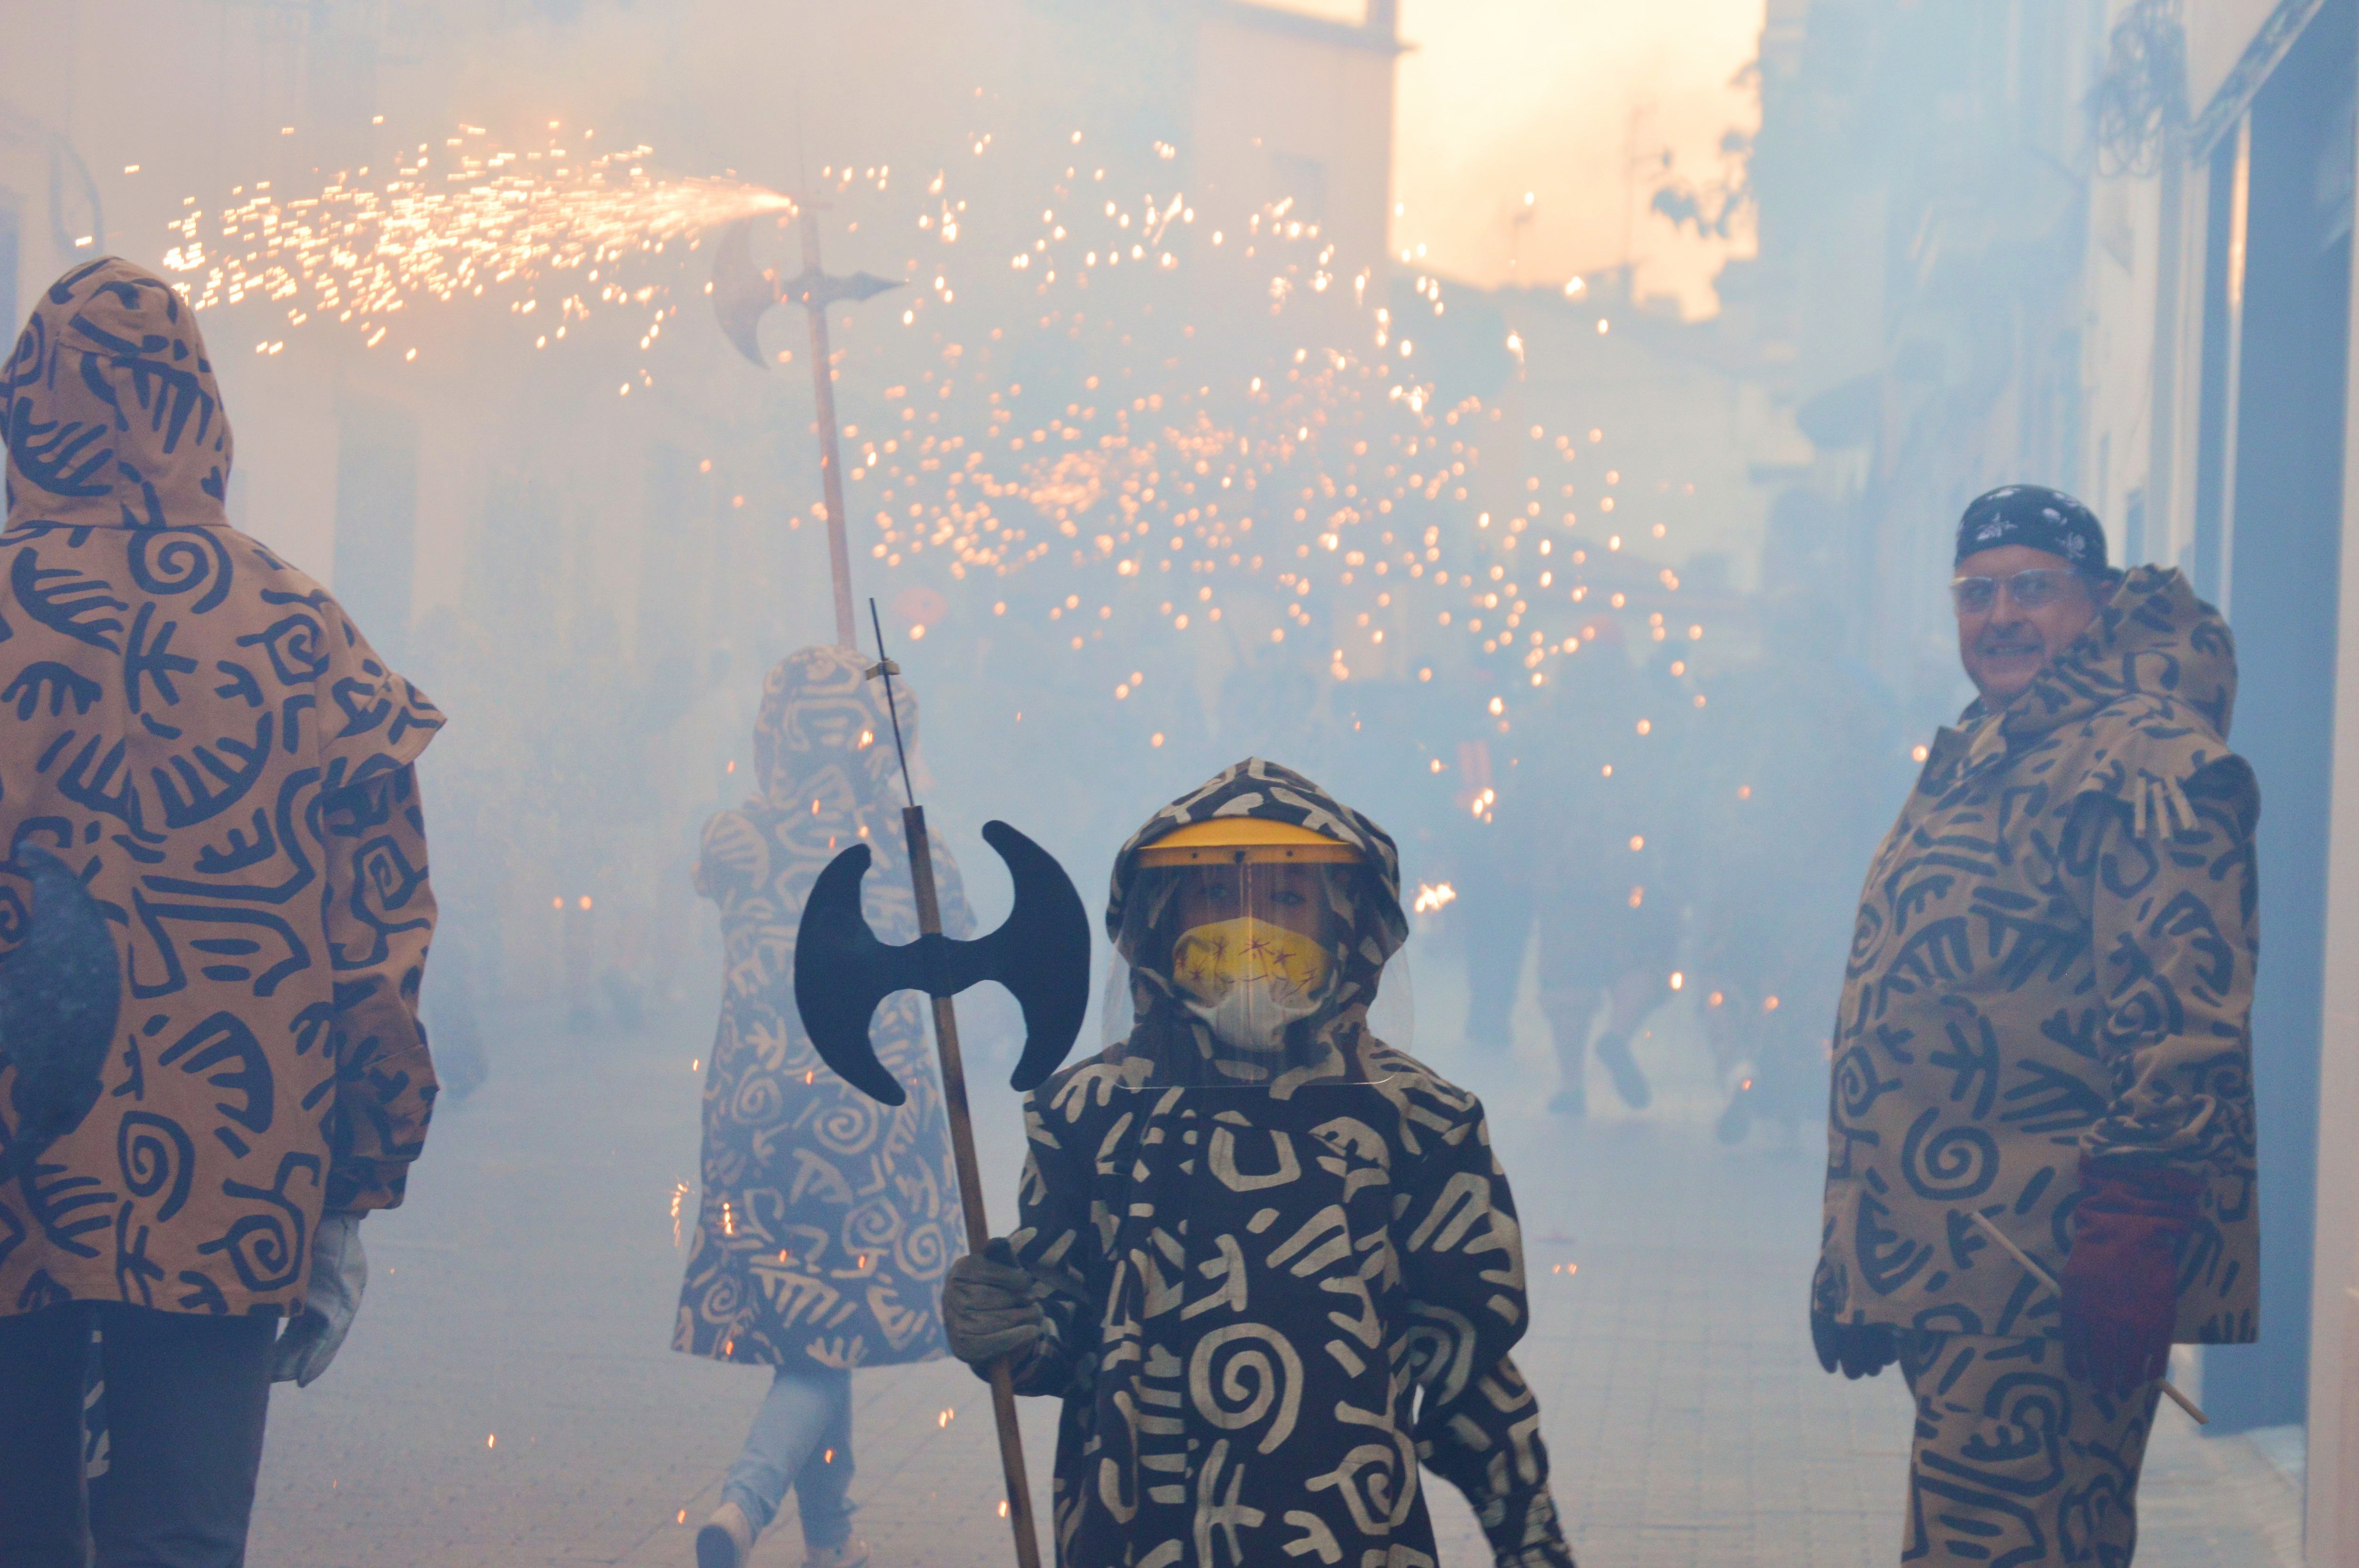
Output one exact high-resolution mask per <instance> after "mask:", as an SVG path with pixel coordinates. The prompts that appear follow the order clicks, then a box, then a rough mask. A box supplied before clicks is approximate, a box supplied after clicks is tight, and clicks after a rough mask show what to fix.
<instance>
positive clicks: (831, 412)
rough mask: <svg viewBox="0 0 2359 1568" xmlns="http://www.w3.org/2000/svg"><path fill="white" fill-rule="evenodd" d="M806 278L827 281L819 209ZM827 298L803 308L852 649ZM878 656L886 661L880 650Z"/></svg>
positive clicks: (833, 552)
mask: <svg viewBox="0 0 2359 1568" xmlns="http://www.w3.org/2000/svg"><path fill="white" fill-rule="evenodd" d="M799 228H801V230H802V232H803V276H806V277H811V278H819V277H823V276H825V275H824V272H823V270H822V269H821V266H820V259H819V206H818V203H816V202H813V203H811V204H810V205H809V206H806V207H805V208H804V209H803V211H802V222H801V223H800V224H799ZM829 303H830V301H829V299H828V297H827V296H826V295H825V294H824V293H823V292H821V291H818V290H814V291H813V292H812V293H811V295H810V297H808V298H807V299H806V300H805V301H804V303H803V314H804V315H805V316H806V317H808V318H809V319H810V341H811V389H812V391H813V393H814V394H815V395H816V397H817V400H818V405H819V478H820V488H821V492H822V494H823V495H824V496H825V498H826V501H827V564H828V567H829V569H830V570H831V571H832V572H833V574H834V576H835V645H836V646H837V647H839V648H843V649H846V650H852V649H856V648H858V647H859V645H860V633H858V631H856V630H855V627H856V625H857V622H854V620H853V610H852V546H851V544H850V542H849V541H848V540H847V539H846V538H845V536H844V531H843V453H842V452H841V451H839V450H838V449H837V437H836V428H835V369H834V366H833V364H832V362H831V355H830V352H829V350H828V342H827V308H828V305H829ZM876 656H877V657H878V658H880V659H881V658H883V657H884V656H885V654H884V650H883V649H882V648H881V647H880V648H879V649H878V650H877V654H876Z"/></svg>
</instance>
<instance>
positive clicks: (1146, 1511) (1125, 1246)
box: [942, 758, 1572, 1568]
mask: <svg viewBox="0 0 2359 1568" xmlns="http://www.w3.org/2000/svg"><path fill="white" fill-rule="evenodd" d="M1398 879H1399V871H1398V862H1397V857H1396V855H1395V851H1394V847H1393V841H1392V839H1391V838H1388V837H1387V836H1386V834H1385V832H1384V831H1383V830H1382V829H1381V828H1379V827H1376V826H1375V824H1374V823H1372V822H1370V821H1368V820H1367V819H1366V818H1365V817H1364V816H1360V815H1359V814H1358V813H1356V812H1354V811H1353V810H1352V809H1351V808H1350V807H1348V806H1343V805H1341V804H1340V803H1338V802H1336V801H1335V800H1334V799H1332V797H1331V796H1329V795H1326V794H1325V792H1323V791H1321V789H1320V788H1319V787H1318V786H1317V785H1316V784H1312V783H1311V782H1310V780H1308V779H1306V778H1304V777H1302V776H1301V775H1300V774H1299V773H1293V772H1292V771H1290V770H1288V769H1286V768H1283V767H1279V766H1277V764H1275V763H1272V762H1263V761H1261V760H1259V759H1257V758H1256V759H1248V760H1247V761H1245V762H1240V763H1237V764H1236V765H1234V766H1233V767H1230V768H1228V769H1226V770H1224V771H1223V772H1222V773H1220V774H1218V775H1217V776H1215V777H1214V778H1213V779H1212V780H1211V781H1210V782H1209V783H1207V784H1204V785H1203V786H1202V787H1201V788H1199V789H1196V790H1193V791H1190V793H1189V794H1188V795H1184V796H1182V797H1181V798H1180V800H1178V801H1175V802H1174V803H1172V804H1171V805H1170V806H1167V807H1165V808H1164V809H1163V810H1162V811H1160V812H1158V813H1157V814H1156V816H1154V817H1153V818H1152V819H1151V820H1150V821H1149V822H1148V823H1147V825H1146V826H1145V827H1142V828H1140V829H1139V831H1138V832H1137V833H1136V835H1134V836H1133V837H1132V838H1131V840H1130V842H1129V843H1128V844H1126V845H1125V846H1124V848H1123V850H1122V852H1121V854H1120V855H1119V856H1117V857H1116V859H1115V861H1114V889H1113V896H1112V899H1111V901H1110V903H1109V904H1108V907H1107V910H1106V928H1107V930H1108V931H1109V932H1110V933H1111V934H1112V935H1113V936H1114V943H1115V946H1116V947H1117V949H1118V950H1119V951H1120V953H1121V954H1122V956H1123V957H1124V958H1125V960H1126V961H1127V962H1128V963H1129V965H1130V969H1131V986H1130V994H1131V999H1132V1003H1133V1006H1134V1008H1135V1010H1136V1022H1135V1023H1134V1026H1133V1027H1132V1029H1131V1031H1130V1033H1129V1034H1128V1036H1127V1038H1125V1040H1123V1041H1122V1042H1121V1043H1119V1044H1115V1045H1113V1046H1111V1047H1109V1048H1108V1049H1107V1050H1105V1051H1104V1052H1103V1053H1101V1054H1099V1055H1097V1056H1095V1057H1093V1058H1092V1059H1091V1060H1089V1061H1086V1062H1082V1063H1080V1064H1077V1065H1073V1066H1071V1067H1068V1068H1066V1069H1065V1070H1064V1071H1062V1072H1060V1073H1059V1074H1058V1075H1056V1076H1054V1077H1052V1078H1050V1079H1049V1082H1048V1083H1047V1084H1045V1085H1043V1086H1042V1087H1040V1088H1039V1089H1038V1090H1037V1091H1035V1093H1034V1094H1033V1095H1032V1096H1031V1098H1030V1100H1029V1103H1028V1107H1027V1130H1028V1133H1029V1139H1030V1145H1031V1147H1030V1152H1029V1157H1028V1159H1027V1162H1026V1166H1025V1172H1024V1182H1023V1189H1022V1194H1021V1203H1020V1210H1021V1212H1020V1215H1019V1223H1018V1225H1017V1227H1016V1230H1015V1232H1014V1233H1013V1234H1012V1235H1010V1236H1008V1237H1006V1238H1002V1239H999V1240H995V1241H993V1242H992V1243H991V1244H990V1246H989V1247H988V1249H986V1250H985V1253H984V1255H983V1256H980V1257H969V1258H965V1259H962V1260H960V1261H959V1262H958V1263H956V1264H953V1265H952V1267H951V1275H950V1279H949V1281H948V1283H947V1285H946V1287H945V1289H944V1292H943V1302H942V1313H943V1320H944V1325H945V1327H946V1328H947V1330H948V1332H949V1336H950V1342H951V1349H952V1351H953V1352H954V1353H956V1354H957V1355H958V1356H959V1357H961V1358H962V1359H964V1360H966V1361H968V1362H970V1363H972V1364H973V1365H975V1366H977V1367H978V1368H981V1367H984V1366H986V1365H987V1364H988V1363H990V1362H991V1361H992V1360H994V1359H995V1358H996V1357H1001V1356H1006V1357H1010V1359H1011V1362H1012V1370H1013V1371H1014V1374H1015V1380H1016V1389H1017V1391H1019V1392H1022V1393H1029V1394H1046V1395H1055V1396H1057V1397H1059V1398H1060V1399H1061V1400H1063V1401H1064V1418H1063V1422H1062V1425H1061V1428H1060V1434H1059V1441H1058V1447H1057V1463H1056V1476H1055V1526H1056V1540H1057V1558H1058V1562H1059V1563H1061V1564H1064V1565H1066V1568H1111V1565H1113V1564H1117V1563H1119V1564H1124V1565H1126V1568H1241V1565H1246V1564H1251V1565H1255V1568H1258V1565H1261V1564H1266V1563H1291V1562H1298V1561H1299V1562H1302V1563H1348V1564H1350V1565H1352V1568H1433V1564H1434V1563H1435V1562H1436V1558H1435V1547H1434V1537H1433V1529H1432V1525H1431V1522H1430V1519H1428V1517H1427V1514H1426V1509H1425V1501H1424V1498H1423V1495H1422V1492H1421V1490H1420V1483H1421V1477H1420V1473H1419V1472H1420V1465H1423V1466H1424V1467H1425V1468H1430V1469H1431V1470H1432V1471H1433V1472H1434V1473H1435V1474H1437V1475H1440V1476H1444V1477H1445V1478H1447V1479H1449V1480H1450V1481H1451V1482H1452V1483H1453V1484H1454V1485H1456V1486H1457V1487H1459V1488H1460V1489H1461V1490H1462V1491H1463V1492H1464V1493H1465V1494H1466V1496H1467V1498H1468V1499H1469V1501H1470V1502H1472V1503H1473V1507H1474V1510H1475V1513H1476V1516H1477V1518H1478V1519H1480V1520H1481V1522H1482V1525H1483V1528H1484V1531H1485V1533H1486V1534H1487V1536H1488V1538H1489V1540H1490V1542H1491V1546H1492V1550H1493V1553H1494V1556H1495V1560H1496V1562H1497V1563H1501V1564H1511V1565H1515V1568H1541V1565H1544V1564H1547V1565H1569V1564H1570V1563H1571V1561H1572V1558H1571V1552H1570V1551H1569V1550H1568V1549H1567V1547H1566V1546H1565V1543H1564V1539H1563V1535H1562V1532H1561V1530H1560V1527H1559V1524H1558V1521H1557V1517H1556V1510H1555V1506H1554V1503H1553V1501H1552V1500H1551V1498H1550V1496H1549V1486H1548V1452H1547V1449H1546V1447H1545V1446H1544V1445H1543V1444H1542V1443H1541V1441H1540V1436H1539V1410H1538V1403H1537V1401H1536V1400H1534V1399H1533V1396H1532V1393H1531V1390H1529V1388H1527V1386H1526V1384H1525V1383H1524V1380H1523V1378H1522V1376H1521V1374H1519V1373H1518V1372H1517V1369H1516V1366H1515V1362H1514V1361H1513V1359H1512V1358H1511V1357H1509V1355H1508V1351H1509V1350H1510V1348H1511V1347H1512V1346H1514V1345H1515V1343H1516V1341H1517V1339H1518V1338H1520V1337H1521V1336H1522V1335H1523V1331H1524V1328H1525V1325H1526V1324H1527V1321H1528V1311H1527V1302H1526V1299H1525V1292H1524V1270H1523V1248H1522V1240H1521V1237H1520V1234H1519V1232H1518V1231H1517V1225H1516V1217H1515V1207H1514V1204H1513V1201H1512V1199H1511V1198H1510V1196H1509V1195H1508V1192H1507V1183H1506V1176H1505V1174H1504V1173H1502V1172H1501V1170H1500V1169H1499V1165H1498V1162H1497V1161H1496V1159H1495V1158H1494V1156H1493V1154H1492V1152H1491V1148H1490V1141H1489V1137H1488V1133H1487V1131H1486V1130H1485V1127H1484V1119H1483V1108H1482V1106H1481V1104H1480V1103H1479V1102H1477V1101H1476V1100H1475V1098H1474V1097H1473V1096H1472V1095H1470V1094H1467V1093H1466V1092H1465V1091H1463V1090H1462V1089H1460V1088H1457V1087H1454V1086H1453V1085H1451V1084H1449V1083H1447V1082H1444V1081H1443V1080H1442V1079H1441V1078H1440V1077H1439V1076H1436V1075H1434V1074H1433V1073H1432V1072H1431V1071H1430V1070H1429V1069H1428V1068H1426V1067H1424V1066H1423V1065H1419V1063H1417V1062H1416V1061H1414V1060H1412V1059H1411V1058H1409V1057H1408V1056H1407V1055H1405V1054H1402V1053H1400V1052H1399V1051H1397V1050H1395V1049H1393V1048H1392V1047H1391V1046H1389V1045H1387V1044H1385V1043H1384V1042H1383V1041H1380V1040H1378V1039H1376V1038H1375V1037H1374V1036H1373V1035H1372V1034H1371V1033H1369V1030H1368V1026H1367V1015H1368V1006H1369V1003H1370V1002H1371V1001H1372V1000H1374V999H1375V994H1376V989H1377V984H1378V981H1379V979H1381V977H1382V974H1383V970H1384V966H1385V963H1386V960H1387V959H1389V958H1390V957H1392V955H1393V953H1394V952H1395V951H1396V950H1397V948H1398V947H1399V946H1400V944H1401V942H1402V940H1403V939H1404V938H1405V937H1406V935H1408V922H1407V920H1406V919H1405V918H1404V917H1403V915H1402V913H1401V906H1400V899H1399V880H1398Z"/></svg>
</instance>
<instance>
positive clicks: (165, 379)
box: [0, 256, 232, 528]
mask: <svg viewBox="0 0 2359 1568" xmlns="http://www.w3.org/2000/svg"><path fill="white" fill-rule="evenodd" d="M0 433H4V434H5V438H6V440H7V445H8V477H7V496H8V525H9V526H10V527H12V528H14V527H16V526H18V525H19V524H27V523H56V524H70V525H71V526H74V527H92V528H191V527H204V526H207V525H214V526H218V525H221V524H225V523H226V522H227V521H228V517H227V514H225V513H224V512H223V498H224V497H226V496H227V495H228V493H229V471H230V461H231V457H232V443H231V439H230V428H229V418H228V416H227V415H226V414H224V413H223V410H222V402H221V388H220V387H219V386H218V385H216V384H214V381H213V367H212V361H211V359H210V358H209V357H208V356H207V354H206V352H205V340H204V334H203V333H201V331H199V330H197V318H196V313H195V311H193V310H191V309H190V308H189V305H188V302H187V301H186V300H184V299H182V298H181V297H180V296H179V293H178V292H177V291H175V290H174V289H173V287H171V285H169V284H168V283H166V282H165V281H164V280H163V279H161V278H159V277H158V276H155V275H154V274H153V273H150V272H147V271H146V270H144V269H143V268H140V267H136V266H134V265H131V264H130V263H129V262H127V261H125V260H123V259H122V258H121V257H119V256H103V257H101V258H100V259H98V260H96V261H93V262H92V263H90V264H89V265H86V266H81V267H77V268H75V269H74V270H73V271H71V272H69V273H67V274H66V275H65V276H62V277H60V278H59V279H58V280H57V281H56V282H55V283H53V284H51V285H50V286H49V287H48V288H47V289H46V290H44V291H43V292H42V294H41V296H40V298H39V299H38V301H37V302H36V303H35V305H34V307H33V313H32V317H31V319H29V320H27V322H26V323H25V330H24V332H23V333H22V335H20V336H19V337H18V338H17V340H16V350H15V351H14V352H12V353H11V354H10V355H9V356H8V362H7V366H6V368H5V372H0Z"/></svg>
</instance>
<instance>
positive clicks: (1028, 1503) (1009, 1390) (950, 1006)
mask: <svg viewBox="0 0 2359 1568" xmlns="http://www.w3.org/2000/svg"><path fill="white" fill-rule="evenodd" d="M813 265H817V264H816V262H814V264H813ZM813 319H817V315H816V313H814V315H813ZM837 587H838V591H839V593H842V592H845V591H847V590H846V589H844V588H843V579H838V583H837ZM868 619H869V622H870V623H871V624H872V625H873V626H875V630H876V673H877V674H879V675H881V676H884V678H885V708H886V712H887V713H889V714H890V715H891V716H892V719H893V750H894V752H896V753H897V755H898V756H899V757H900V760H901V789H902V792H903V793H904V794H905V795H908V797H909V804H908V806H907V807H906V808H905V809H904V810H903V811H902V813H901V832H902V836H903V837H904V838H906V839H907V840H908V846H909V883H910V886H911V887H912V889H914V890H915V892H917V895H918V929H919V932H920V933H922V934H923V935H927V936H939V935H941V930H942V908H941V901H940V899H939V898H938V897H937V896H936V894H935V892H934V853H933V846H932V842H931V840H930V839H929V837H928V835H927V832H926V808H925V807H924V806H919V804H918V801H917V792H916V790H915V788H914V787H913V786H912V785H911V784H910V782H909V753H908V752H907V751H906V750H905V749H903V747H902V744H901V710H900V708H899V705H898V704H897V703H896V702H895V700H894V697H893V676H895V675H896V674H897V673H898V672H897V670H896V669H895V668H894V665H893V661H892V660H891V659H889V658H887V657H886V654H885V625H884V622H883V621H882V620H880V619H879V618H878V616H877V613H876V601H875V600H873V599H872V600H869V601H868ZM933 1003H934V1049H935V1051H936V1053H937V1054H939V1055H940V1058H941V1065H942V1104H943V1107H944V1108H946V1109H947V1110H948V1112H949V1116H950V1124H951V1157H952V1158H953V1159H954V1160H955V1161H956V1162H957V1165H958V1185H959V1206H960V1208H961V1209H962V1211H963V1212H964V1214H965V1217H966V1235H967V1245H968V1246H969V1247H974V1246H977V1245H978V1244H979V1243H981V1242H983V1241H985V1240H988V1239H989V1238H990V1237H991V1219H990V1217H989V1216H988V1215H987V1214H985V1213H984V1206H983V1172H982V1168H981V1166H980V1165H979V1164H978V1163H977V1162H976V1161H975V1157H974V1118H973V1114H972V1113H971V1112H970V1111H969V1110H968V1109H967V1103H966V1065H965V1063H964V1061H963V1060H962V1058H961V1056H960V1055H959V1036H958V1010H957V1007H956V1005H955V1003H954V1001H953V1000H952V999H951V998H950V997H946V996H938V997H935V998H934V999H933ZM991 1415H992V1420H993V1421H994V1422H995V1423H996V1424H997V1426H998V1428H999V1468H1000V1475H1001V1478H1002V1479H1003V1480H1004V1481H1005V1482H1006V1487H1007V1523H1008V1526H1009V1528H1010V1529H1012V1530H1014V1531H1015V1532H1016V1568H1040V1537H1039V1533H1038V1530H1035V1529H1034V1528H1033V1524H1032V1484H1031V1481H1030V1480H1029V1479H1028V1478H1027V1476H1026V1474H1025V1469H1024V1433H1023V1430H1022V1429H1021V1428H1020V1427H1018V1426H1017V1425H1016V1385H1015V1381H1014V1379H1013V1377H1012V1376H1011V1374H1010V1373H1009V1371H1008V1366H1007V1357H1005V1356H1002V1357H999V1358H998V1359H997V1360H995V1361H994V1362H993V1363H992V1364H991Z"/></svg>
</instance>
